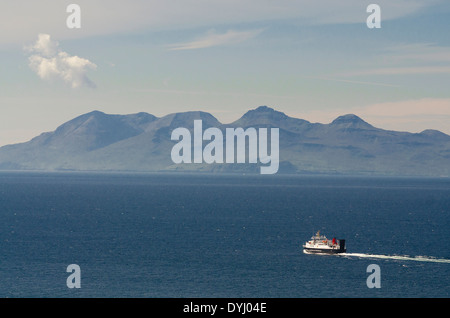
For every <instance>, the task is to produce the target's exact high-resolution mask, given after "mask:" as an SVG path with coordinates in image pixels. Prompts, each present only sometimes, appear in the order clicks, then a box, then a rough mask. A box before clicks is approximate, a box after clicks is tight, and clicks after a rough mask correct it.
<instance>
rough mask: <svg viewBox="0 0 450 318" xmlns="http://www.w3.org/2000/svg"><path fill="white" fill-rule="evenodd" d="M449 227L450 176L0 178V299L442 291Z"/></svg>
mask: <svg viewBox="0 0 450 318" xmlns="http://www.w3.org/2000/svg"><path fill="white" fill-rule="evenodd" d="M449 229H450V179H413V178H366V177H364V178H363V177H354V178H351V177H313V176H296V177H289V176H224V175H219V176H211V175H171V174H148V175H132V174H83V173H1V174H0V297H288V298H291V297H292V298H297V297H449V296H450V287H449V286H450V277H449V270H450V241H449V239H450V231H449ZM317 230H321V232H322V233H323V234H325V235H327V236H328V237H330V238H332V237H334V236H335V237H337V238H345V239H346V241H347V252H348V253H349V255H345V256H323V255H307V254H304V253H303V252H302V249H301V244H302V243H303V242H304V241H306V240H308V239H309V238H310V237H311V235H312V234H314V233H315V232H316V231H317ZM369 254H372V255H375V256H370V255H369ZM399 256H400V257H399ZM69 264H78V265H79V266H80V268H81V288H79V289H69V288H68V287H67V285H66V279H67V277H68V276H69V275H70V273H67V272H66V268H67V266H68V265H69ZM370 264H377V265H379V266H380V281H381V288H368V287H367V284H366V280H367V277H368V276H369V275H370V273H367V272H366V269H367V266H368V265H370Z"/></svg>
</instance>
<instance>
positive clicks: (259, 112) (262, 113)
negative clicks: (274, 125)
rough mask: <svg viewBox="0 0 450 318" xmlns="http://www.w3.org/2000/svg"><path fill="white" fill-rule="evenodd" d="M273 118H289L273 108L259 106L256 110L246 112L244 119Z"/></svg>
mask: <svg viewBox="0 0 450 318" xmlns="http://www.w3.org/2000/svg"><path fill="white" fill-rule="evenodd" d="M261 117H264V118H271V119H278V120H279V119H285V118H287V117H288V116H287V115H286V114H285V113H282V112H279V111H277V110H275V109H273V108H270V107H268V106H259V107H257V108H255V109H252V110H249V111H248V112H246V113H245V114H244V115H243V116H242V118H247V119H249V118H261Z"/></svg>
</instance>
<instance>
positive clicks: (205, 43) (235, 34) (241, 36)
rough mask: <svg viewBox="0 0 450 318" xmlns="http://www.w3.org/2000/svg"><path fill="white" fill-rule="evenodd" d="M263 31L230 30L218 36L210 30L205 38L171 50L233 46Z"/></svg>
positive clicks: (174, 46) (171, 47)
mask: <svg viewBox="0 0 450 318" xmlns="http://www.w3.org/2000/svg"><path fill="white" fill-rule="evenodd" d="M262 31H263V29H258V30H250V31H235V30H228V31H227V32H226V33H223V34H218V33H216V32H215V31H214V30H210V31H209V32H208V33H207V34H206V35H205V36H203V37H201V38H199V39H197V40H195V41H192V42H187V43H178V44H173V45H171V46H170V48H169V50H171V51H174V50H194V49H202V48H207V47H212V46H222V45H231V44H236V43H241V42H244V41H247V40H249V39H251V38H254V37H256V36H257V35H258V34H260V33H261V32H262Z"/></svg>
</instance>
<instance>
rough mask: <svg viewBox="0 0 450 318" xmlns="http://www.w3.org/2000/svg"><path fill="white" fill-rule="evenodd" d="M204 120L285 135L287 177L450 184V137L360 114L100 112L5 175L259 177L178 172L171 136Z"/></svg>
mask: <svg viewBox="0 0 450 318" xmlns="http://www.w3.org/2000/svg"><path fill="white" fill-rule="evenodd" d="M196 119H201V120H202V123H203V129H206V128H208V127H217V128H219V129H221V130H223V131H224V130H225V128H227V127H234V128H236V127H242V128H244V129H246V128H249V127H254V128H262V127H267V128H279V147H280V150H279V157H280V168H279V170H278V173H281V174H284V173H288V174H304V173H307V174H348V175H391V176H427V177H439V176H450V136H449V135H446V134H444V133H442V132H440V131H437V130H431V129H429V130H425V131H422V132H420V133H410V132H399V131H392V130H384V129H380V128H376V127H374V126H372V125H370V124H369V123H367V122H366V121H364V120H363V119H361V118H360V117H358V116H356V115H353V114H348V115H343V116H340V117H338V118H336V119H335V120H334V121H332V122H331V123H329V124H321V123H311V122H309V121H307V120H303V119H299V118H293V117H289V116H287V115H286V114H284V113H282V112H279V111H276V110H274V109H272V108H270V107H267V106H260V107H258V108H256V109H253V110H250V111H248V112H246V113H245V114H244V115H243V116H242V117H241V118H240V119H238V120H236V121H235V122H233V123H230V124H222V123H220V122H219V121H218V120H217V119H216V118H215V117H214V116H213V115H211V114H209V113H206V112H201V111H190V112H182V113H173V114H169V115H166V116H163V117H156V116H153V115H151V114H148V113H137V114H130V115H111V114H105V113H103V112H100V111H92V112H90V113H87V114H83V115H81V116H78V117H76V118H74V119H72V120H70V121H68V122H66V123H64V124H62V125H61V126H59V127H58V128H57V129H56V130H55V131H53V132H45V133H42V134H41V135H39V136H37V137H35V138H33V139H31V140H30V141H28V142H24V143H19V144H13V145H7V146H3V147H1V148H0V170H40V171H67V170H69V171H130V172H131V171H133V172H154V171H166V172H167V171H189V172H215V173H227V172H234V173H259V167H258V166H259V164H248V163H246V164H237V163H236V164H228V163H224V164H216V163H215V164H207V163H201V164H200V163H195V164H174V163H173V162H172V160H171V149H172V147H173V146H174V145H175V144H176V143H177V141H173V140H171V132H172V131H173V130H174V129H175V128H178V127H186V128H188V129H189V130H191V131H192V128H193V122H194V120H196ZM204 143H206V142H204Z"/></svg>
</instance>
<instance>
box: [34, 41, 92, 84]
mask: <svg viewBox="0 0 450 318" xmlns="http://www.w3.org/2000/svg"><path fill="white" fill-rule="evenodd" d="M25 50H26V51H27V52H29V53H31V56H30V57H29V58H28V61H29V66H30V68H31V69H32V70H33V71H34V72H36V74H37V75H38V76H39V77H40V78H41V79H43V80H62V81H63V82H65V83H66V84H69V85H70V86H71V87H72V88H78V87H82V86H87V87H95V83H94V82H92V81H91V80H90V79H89V78H88V77H87V71H88V70H89V69H96V68H97V65H95V64H94V63H92V62H91V61H89V60H87V59H84V58H81V57H78V56H72V55H70V54H68V53H67V52H64V51H62V50H61V49H60V48H59V43H58V42H57V41H53V40H52V39H51V38H50V35H48V34H39V35H38V39H37V41H36V42H35V43H34V45H32V46H30V47H26V48H25Z"/></svg>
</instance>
